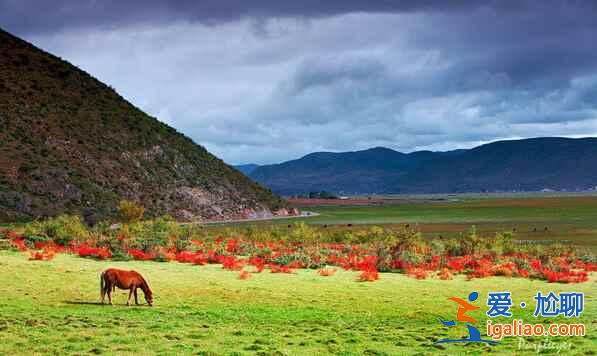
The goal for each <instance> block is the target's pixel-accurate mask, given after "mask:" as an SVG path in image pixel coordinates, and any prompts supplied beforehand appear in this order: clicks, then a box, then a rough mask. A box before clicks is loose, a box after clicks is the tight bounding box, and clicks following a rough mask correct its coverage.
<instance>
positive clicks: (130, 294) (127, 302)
mask: <svg viewBox="0 0 597 356" xmlns="http://www.w3.org/2000/svg"><path fill="white" fill-rule="evenodd" d="M133 289H135V287H131V289H129V299H128V300H127V301H126V306H127V307H128V306H129V305H131V297H132V296H133Z"/></svg>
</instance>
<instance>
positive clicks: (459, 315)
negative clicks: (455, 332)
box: [435, 292, 498, 344]
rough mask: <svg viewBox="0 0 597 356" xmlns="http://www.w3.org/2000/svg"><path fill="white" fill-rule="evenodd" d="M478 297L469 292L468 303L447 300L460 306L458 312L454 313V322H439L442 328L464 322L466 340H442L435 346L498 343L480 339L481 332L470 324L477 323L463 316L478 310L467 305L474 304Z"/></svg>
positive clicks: (476, 294) (458, 300) (458, 299)
mask: <svg viewBox="0 0 597 356" xmlns="http://www.w3.org/2000/svg"><path fill="white" fill-rule="evenodd" d="M478 297H479V293H477V292H471V293H470V294H469V295H468V302H467V301H465V300H462V299H460V298H455V297H452V298H448V300H451V301H453V302H456V303H457V304H458V305H460V307H459V308H458V311H457V312H456V320H442V319H441V318H440V319H439V321H440V322H441V323H442V324H443V325H444V326H448V327H453V326H455V325H456V322H457V321H462V322H465V323H466V328H467V329H468V338H464V339H443V340H438V341H436V342H435V343H436V344H440V343H444V342H486V343H489V344H497V343H498V342H497V341H493V340H486V339H482V338H481V332H480V331H479V329H477V328H476V327H474V326H473V325H472V324H471V323H476V322H477V321H476V320H475V319H473V318H471V317H470V316H467V315H465V314H466V313H467V312H469V311H472V310H477V309H479V307H476V306H474V305H472V304H471V303H469V302H474V301H475V300H477V298H478Z"/></svg>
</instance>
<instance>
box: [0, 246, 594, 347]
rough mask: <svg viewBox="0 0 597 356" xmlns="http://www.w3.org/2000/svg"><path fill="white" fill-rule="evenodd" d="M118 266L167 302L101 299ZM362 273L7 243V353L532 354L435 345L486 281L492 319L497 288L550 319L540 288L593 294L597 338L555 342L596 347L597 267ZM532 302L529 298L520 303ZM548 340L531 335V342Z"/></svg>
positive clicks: (3, 260)
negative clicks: (458, 300)
mask: <svg viewBox="0 0 597 356" xmlns="http://www.w3.org/2000/svg"><path fill="white" fill-rule="evenodd" d="M109 266H110V267H121V268H127V269H135V270H138V271H140V272H141V273H142V274H144V275H145V276H146V277H147V279H148V281H149V283H150V285H151V287H152V288H153V290H154V294H155V306H154V307H152V308H150V307H147V306H131V307H126V306H125V305H124V303H125V302H126V297H127V294H126V292H125V291H120V290H117V292H116V293H115V298H114V301H115V306H107V305H98V302H99V273H100V272H101V271H102V270H103V269H105V268H107V267H109ZM356 276H357V273H356V272H351V271H342V270H340V271H338V273H337V274H335V275H334V276H330V277H323V276H319V275H318V274H317V273H316V271H313V270H297V271H296V274H291V275H286V274H285V275H281V274H272V273H261V274H257V275H254V276H253V278H251V279H249V280H239V279H238V273H237V272H233V271H227V270H223V269H222V268H221V266H219V265H207V266H193V265H187V264H180V263H177V262H169V263H158V262H139V261H128V262H113V261H109V262H106V261H96V260H91V259H83V258H79V257H74V256H71V255H62V254H60V255H58V256H56V258H55V259H54V260H52V261H43V262H41V261H28V255H27V254H24V253H17V252H7V251H0V296H1V298H0V311H1V313H0V335H1V338H2V342H1V343H0V354H85V353H92V354H137V353H158V354H160V353H161V354H175V353H176V354H214V355H215V354H223V355H232V354H234V355H238V354H254V353H259V354H304V355H313V354H325V353H335V354H346V355H348V354H371V355H385V354H389V355H396V354H417V353H418V354H432V353H436V352H438V351H439V352H441V353H443V354H478V355H481V354H485V353H487V352H488V351H490V352H492V353H495V354H512V353H518V354H523V353H529V354H531V353H533V351H532V350H526V351H521V350H518V342H519V340H518V339H517V338H506V339H504V340H503V342H502V343H501V344H499V345H477V344H470V345H469V344H444V345H437V344H434V341H435V340H437V339H441V338H445V337H452V338H454V337H464V336H465V334H466V329H464V327H463V326H460V327H455V328H451V329H453V330H449V328H447V327H444V326H442V325H441V324H440V322H439V321H438V317H442V318H444V319H446V318H453V317H454V315H455V313H456V305H455V304H453V303H452V302H451V301H448V300H447V299H446V298H448V297H452V296H458V297H462V298H466V295H467V294H468V293H469V292H470V291H478V292H479V295H480V297H479V300H478V301H477V303H476V304H477V305H480V306H481V309H480V310H477V311H475V312H473V313H471V316H473V317H475V318H477V319H478V320H480V322H481V325H483V324H484V322H485V320H486V319H487V317H485V315H484V312H485V311H486V307H483V304H484V298H486V295H487V292H488V291H502V290H508V291H511V292H512V295H513V300H514V304H515V306H514V307H513V313H514V316H515V317H516V318H519V319H523V320H525V321H526V322H543V323H549V322H550V321H553V320H554V319H552V318H539V319H535V318H533V317H532V311H533V309H534V307H531V306H534V301H533V300H532V296H533V295H534V293H535V292H536V291H537V290H541V291H555V292H561V291H579V292H584V293H585V312H584V313H583V314H582V316H581V318H580V319H574V322H584V323H585V324H586V327H587V336H585V337H574V338H557V339H556V338H554V339H552V341H553V342H554V343H556V344H559V345H563V346H564V347H566V348H565V349H564V351H562V352H566V353H567V354H568V353H573V354H594V352H595V345H596V344H597V342H596V340H597V336H596V335H595V332H596V331H597V321H596V320H597V300H596V299H595V298H596V296H597V285H596V283H595V282H596V281H595V277H594V276H593V277H592V278H591V281H589V282H586V283H582V284H554V283H546V282H544V281H537V280H527V279H522V278H505V277H492V278H486V279H479V280H473V281H466V280H465V279H464V278H463V277H462V276H460V277H457V278H456V279H454V280H449V281H443V280H438V279H428V280H416V279H413V278H410V277H407V276H405V275H402V274H395V273H381V274H380V280H379V281H377V282H374V283H368V282H356V281H355V279H356ZM415 296H416V297H415ZM140 298H141V299H142V300H143V298H142V297H141V295H140ZM520 301H526V302H527V303H528V304H529V307H528V308H527V309H520V308H519V307H518V304H519V302H520ZM496 320H502V321H504V322H505V321H506V320H505V318H497V319H496ZM555 320H557V321H560V322H572V320H571V319H568V320H564V319H563V318H556V319H555ZM480 329H481V331H482V333H483V334H484V329H483V327H481V328H480ZM541 339H542V338H534V339H533V338H527V339H526V341H527V345H532V344H533V343H540V342H541ZM568 347H569V348H568Z"/></svg>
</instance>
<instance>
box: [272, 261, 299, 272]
mask: <svg viewBox="0 0 597 356" xmlns="http://www.w3.org/2000/svg"><path fill="white" fill-rule="evenodd" d="M269 268H270V272H271V273H288V274H291V273H294V271H293V270H292V269H291V268H290V267H289V266H284V265H277V264H274V263H271V264H270V265H269Z"/></svg>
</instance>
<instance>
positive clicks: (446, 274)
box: [438, 268, 452, 280]
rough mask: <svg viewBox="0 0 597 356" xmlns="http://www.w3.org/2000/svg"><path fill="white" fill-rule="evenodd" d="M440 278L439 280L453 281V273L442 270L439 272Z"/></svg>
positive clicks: (445, 269)
mask: <svg viewBox="0 0 597 356" xmlns="http://www.w3.org/2000/svg"><path fill="white" fill-rule="evenodd" d="M438 277H439V279H443V280H449V279H452V273H451V272H450V270H449V269H447V268H443V269H442V270H441V272H439V274H438Z"/></svg>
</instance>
